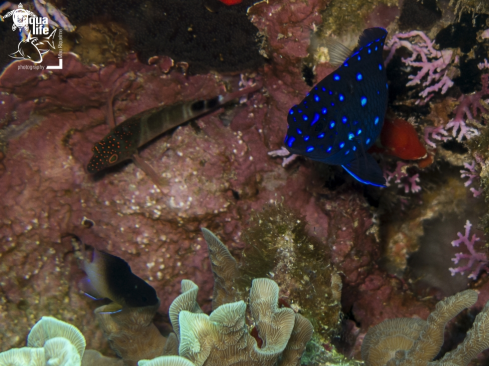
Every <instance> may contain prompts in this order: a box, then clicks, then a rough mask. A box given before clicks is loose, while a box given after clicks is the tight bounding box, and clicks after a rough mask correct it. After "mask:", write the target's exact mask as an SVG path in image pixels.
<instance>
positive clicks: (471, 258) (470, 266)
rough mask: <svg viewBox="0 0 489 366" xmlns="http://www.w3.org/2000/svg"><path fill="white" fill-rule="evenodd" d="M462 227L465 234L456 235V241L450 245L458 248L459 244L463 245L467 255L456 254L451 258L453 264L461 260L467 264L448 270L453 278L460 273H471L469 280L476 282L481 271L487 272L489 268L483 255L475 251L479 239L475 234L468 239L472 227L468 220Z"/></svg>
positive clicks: (485, 256)
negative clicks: (467, 251) (466, 261)
mask: <svg viewBox="0 0 489 366" xmlns="http://www.w3.org/2000/svg"><path fill="white" fill-rule="evenodd" d="M464 227H465V234H464V235H462V233H457V235H458V239H457V240H454V241H452V245H453V246H454V247H458V246H459V245H460V244H461V243H463V244H464V245H465V246H466V247H467V249H468V250H469V253H457V254H455V258H453V259H452V261H453V263H455V264H458V263H459V262H460V260H461V259H467V260H468V263H467V264H466V265H464V266H460V267H456V268H449V270H450V272H451V273H452V276H455V274H456V273H460V274H462V275H463V274H464V273H465V272H466V271H472V272H471V273H470V275H469V278H471V279H473V280H476V279H477V276H479V274H480V272H481V271H483V270H484V271H486V272H489V267H488V266H487V264H488V262H489V261H488V259H487V255H486V254H485V253H479V252H476V251H475V248H474V245H475V242H476V241H479V240H480V239H479V238H478V237H477V236H476V235H475V234H473V235H472V238H471V239H469V237H470V229H471V227H472V224H471V223H470V221H469V220H467V223H466V224H465V226H464ZM474 265H475V268H474Z"/></svg>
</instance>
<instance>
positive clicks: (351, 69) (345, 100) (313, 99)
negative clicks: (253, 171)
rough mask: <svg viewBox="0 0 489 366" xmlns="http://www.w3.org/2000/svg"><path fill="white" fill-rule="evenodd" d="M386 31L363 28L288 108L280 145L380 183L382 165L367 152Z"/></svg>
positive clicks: (376, 117)
mask: <svg viewBox="0 0 489 366" xmlns="http://www.w3.org/2000/svg"><path fill="white" fill-rule="evenodd" d="M386 36H387V31H386V30H385V29H383V28H370V29H365V30H364V31H363V33H362V35H361V36H360V39H359V41H358V45H357V47H356V48H355V49H354V50H353V52H352V53H351V54H350V55H348V58H347V59H346V60H345V61H344V62H343V64H342V65H341V66H340V67H339V68H338V69H337V70H335V71H334V72H332V73H331V74H329V75H328V76H326V77H325V78H324V79H323V80H321V82H319V83H318V84H317V85H316V86H315V87H314V88H312V90H311V91H310V92H309V94H308V95H307V96H306V97H305V98H304V100H303V101H302V102H301V103H300V104H299V105H296V106H294V107H292V109H291V110H290V112H289V115H288V118H287V122H288V124H289V127H288V130H287V136H286V137H285V146H286V148H287V150H289V151H290V152H291V153H293V154H300V155H304V156H306V157H308V158H310V159H313V160H317V161H321V162H323V163H326V164H332V165H341V166H342V167H343V169H345V170H346V171H347V172H348V173H349V174H351V175H352V176H353V177H354V178H355V179H357V180H358V181H360V182H362V183H365V184H371V185H374V186H378V187H383V186H385V179H384V177H383V174H382V170H381V168H380V166H379V165H378V164H377V162H376V161H375V160H374V158H373V157H372V156H371V155H370V154H368V153H367V150H368V148H369V147H371V146H372V145H373V144H374V142H375V140H376V139H377V137H378V135H379V133H380V130H381V129H382V125H383V123H384V115H385V110H386V108H387V88H388V87H387V76H386V72H385V67H384V60H383V57H382V51H383V49H384V41H385V37H386Z"/></svg>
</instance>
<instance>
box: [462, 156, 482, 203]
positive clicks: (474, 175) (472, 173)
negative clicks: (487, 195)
mask: <svg viewBox="0 0 489 366" xmlns="http://www.w3.org/2000/svg"><path fill="white" fill-rule="evenodd" d="M464 167H465V169H462V170H460V176H461V177H462V178H468V179H467V181H466V182H465V184H464V185H465V186H466V187H468V186H470V185H471V184H472V183H473V182H474V180H476V181H480V174H479V172H477V170H476V168H475V161H472V163H464ZM470 191H471V192H472V194H473V195H474V197H479V196H480V195H481V194H482V193H483V190H482V188H481V187H479V189H477V188H475V187H471V188H470Z"/></svg>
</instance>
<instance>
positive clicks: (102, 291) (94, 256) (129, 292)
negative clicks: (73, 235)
mask: <svg viewBox="0 0 489 366" xmlns="http://www.w3.org/2000/svg"><path fill="white" fill-rule="evenodd" d="M82 246H83V247H82V248H83V270H84V271H85V273H86V274H87V278H86V280H85V283H84V288H83V291H84V292H85V293H86V294H87V295H88V296H90V297H91V298H94V299H102V298H107V299H110V300H112V301H113V302H112V304H110V306H109V307H106V309H107V312H111V313H115V312H118V311H121V310H122V309H123V308H125V307H131V308H134V307H144V306H152V305H155V304H156V303H157V302H158V301H159V300H158V297H157V296H156V291H155V290H154V288H153V287H151V286H150V285H149V284H147V283H146V282H145V281H144V280H142V279H141V278H139V277H138V276H136V275H135V274H134V273H132V271H131V267H129V264H128V263H127V262H126V261H125V260H123V259H122V258H119V257H116V256H115V255H111V254H109V253H105V252H103V251H100V250H97V249H95V248H92V249H91V251H92V253H90V255H89V253H88V252H87V251H86V249H85V245H84V244H83V243H82Z"/></svg>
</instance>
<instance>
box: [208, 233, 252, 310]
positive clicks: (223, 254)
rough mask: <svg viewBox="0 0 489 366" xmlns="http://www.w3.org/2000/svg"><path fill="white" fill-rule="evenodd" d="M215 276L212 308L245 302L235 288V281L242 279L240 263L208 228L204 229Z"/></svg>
mask: <svg viewBox="0 0 489 366" xmlns="http://www.w3.org/2000/svg"><path fill="white" fill-rule="evenodd" d="M202 234H203V235H204V238H205V241H206V243H207V247H208V248H209V259H210V261H211V268H212V273H213V274H214V293H213V297H212V308H213V309H216V308H217V307H218V306H220V305H222V304H226V303H229V302H235V301H238V300H243V299H244V296H245V295H243V294H241V293H240V292H239V291H238V290H237V289H236V288H235V283H234V282H235V280H236V279H237V278H239V277H240V273H239V268H238V263H237V262H236V260H235V259H234V258H233V256H232V255H231V253H229V250H228V248H227V247H226V246H225V245H224V244H223V243H222V242H221V241H220V240H219V239H218V238H217V237H216V236H215V235H214V234H213V233H212V232H211V231H210V230H207V229H206V228H203V229H202Z"/></svg>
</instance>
